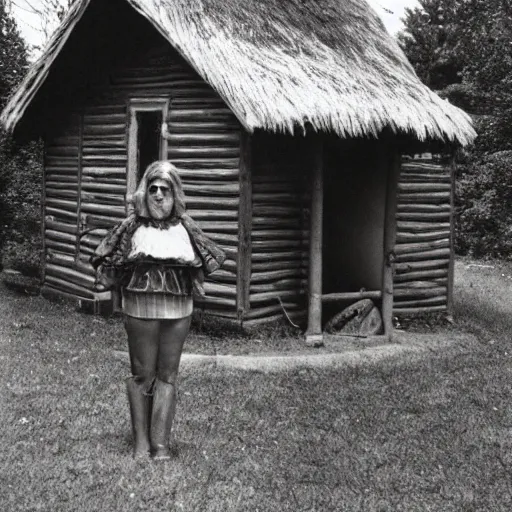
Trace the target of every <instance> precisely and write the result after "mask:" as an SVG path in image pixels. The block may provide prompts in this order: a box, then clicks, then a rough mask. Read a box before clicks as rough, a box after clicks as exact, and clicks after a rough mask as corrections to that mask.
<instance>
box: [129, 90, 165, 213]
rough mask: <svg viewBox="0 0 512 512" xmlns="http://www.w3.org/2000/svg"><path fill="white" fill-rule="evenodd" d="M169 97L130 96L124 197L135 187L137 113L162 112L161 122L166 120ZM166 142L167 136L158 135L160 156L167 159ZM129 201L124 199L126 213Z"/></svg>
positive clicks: (132, 191) (131, 192) (133, 190)
mask: <svg viewBox="0 0 512 512" xmlns="http://www.w3.org/2000/svg"><path fill="white" fill-rule="evenodd" d="M169 104H170V99H169V98H163V97H158V96H156V97H148V98H131V99H130V100H129V101H128V105H127V115H128V123H127V141H126V145H127V148H128V162H127V168H126V199H128V198H129V197H131V195H132V194H133V193H134V192H135V190H136V188H137V170H138V164H139V162H138V154H137V150H138V147H137V140H138V132H139V130H138V128H139V126H138V123H137V113H139V112H158V111H159V112H162V122H164V123H165V122H167V117H168V115H169ZM167 151H168V142H167V138H165V137H162V136H160V158H161V159H162V160H166V159H167V154H168V153H167ZM128 204H129V202H128V201H126V210H127V213H129V212H128V210H129V208H128Z"/></svg>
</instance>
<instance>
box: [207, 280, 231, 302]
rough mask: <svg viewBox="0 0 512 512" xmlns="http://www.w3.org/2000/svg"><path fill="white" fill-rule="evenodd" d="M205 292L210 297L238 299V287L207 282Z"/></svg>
mask: <svg viewBox="0 0 512 512" xmlns="http://www.w3.org/2000/svg"><path fill="white" fill-rule="evenodd" d="M204 291H205V293H206V295H207V296H209V297H229V298H233V299H234V298H236V286H230V285H226V284H220V283H215V282H212V281H205V283H204Z"/></svg>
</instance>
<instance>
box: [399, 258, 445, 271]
mask: <svg viewBox="0 0 512 512" xmlns="http://www.w3.org/2000/svg"><path fill="white" fill-rule="evenodd" d="M449 264H450V260H449V259H435V260H430V261H429V260H426V261H416V262H411V261H406V262H404V263H395V265H394V267H395V272H396V273H397V274H398V273H406V272H411V271H421V270H426V269H437V268H445V267H446V268H448V265H449Z"/></svg>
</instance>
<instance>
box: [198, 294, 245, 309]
mask: <svg viewBox="0 0 512 512" xmlns="http://www.w3.org/2000/svg"><path fill="white" fill-rule="evenodd" d="M194 302H195V303H196V304H197V305H198V306H199V307H202V306H204V307H210V308H219V307H220V308H224V307H226V308H230V309H235V308H236V299H230V298H227V297H211V296H209V295H207V296H206V297H201V298H199V297H197V298H195V299H194Z"/></svg>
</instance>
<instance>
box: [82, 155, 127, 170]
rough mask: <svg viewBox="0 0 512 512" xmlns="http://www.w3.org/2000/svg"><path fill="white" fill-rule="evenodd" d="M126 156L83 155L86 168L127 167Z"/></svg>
mask: <svg viewBox="0 0 512 512" xmlns="http://www.w3.org/2000/svg"><path fill="white" fill-rule="evenodd" d="M126 159H127V158H126V155H102V156H101V157H100V156H96V155H83V156H82V161H83V164H84V167H126Z"/></svg>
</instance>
